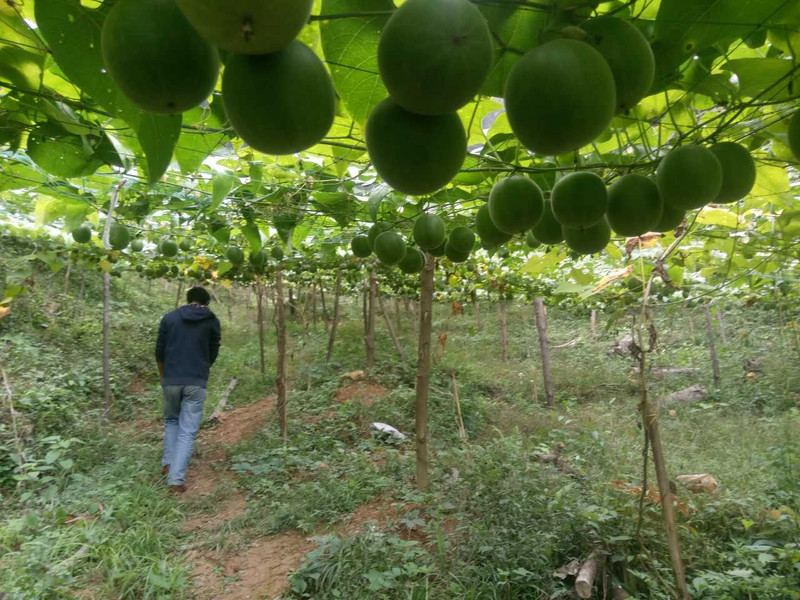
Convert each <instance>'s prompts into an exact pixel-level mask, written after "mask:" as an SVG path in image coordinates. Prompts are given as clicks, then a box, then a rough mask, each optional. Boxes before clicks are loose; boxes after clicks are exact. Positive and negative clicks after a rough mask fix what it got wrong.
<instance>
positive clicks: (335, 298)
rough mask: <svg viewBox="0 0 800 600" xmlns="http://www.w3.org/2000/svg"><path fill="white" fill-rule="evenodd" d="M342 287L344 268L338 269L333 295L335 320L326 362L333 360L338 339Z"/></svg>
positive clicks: (332, 325)
mask: <svg viewBox="0 0 800 600" xmlns="http://www.w3.org/2000/svg"><path fill="white" fill-rule="evenodd" d="M341 289H342V269H341V267H340V268H339V269H337V270H336V291H335V292H334V296H333V321H332V322H331V335H330V337H329V338H328V354H327V355H326V356H325V362H331V357H332V356H333V342H334V340H335V339H336V327H337V326H338V325H339V293H340V292H341Z"/></svg>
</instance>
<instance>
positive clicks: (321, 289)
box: [319, 277, 329, 331]
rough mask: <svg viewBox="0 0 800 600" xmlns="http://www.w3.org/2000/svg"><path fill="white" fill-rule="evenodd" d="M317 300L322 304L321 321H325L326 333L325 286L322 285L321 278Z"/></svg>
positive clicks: (327, 322)
mask: <svg viewBox="0 0 800 600" xmlns="http://www.w3.org/2000/svg"><path fill="white" fill-rule="evenodd" d="M319 300H320V303H321V304H322V320H323V321H325V331H328V326H329V319H328V307H327V306H325V286H324V285H322V277H320V278H319Z"/></svg>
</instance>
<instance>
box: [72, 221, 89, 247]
mask: <svg viewBox="0 0 800 600" xmlns="http://www.w3.org/2000/svg"><path fill="white" fill-rule="evenodd" d="M72 239H73V240H75V241H76V242H77V243H78V244H88V243H89V242H91V241H92V226H91V225H89V224H88V223H84V224H83V225H81V226H79V227H76V228H75V229H73V230H72Z"/></svg>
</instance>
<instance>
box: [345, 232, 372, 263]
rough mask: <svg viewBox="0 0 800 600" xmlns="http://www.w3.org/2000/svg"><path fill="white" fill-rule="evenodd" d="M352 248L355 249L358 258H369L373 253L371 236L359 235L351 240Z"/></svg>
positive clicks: (354, 252)
mask: <svg viewBox="0 0 800 600" xmlns="http://www.w3.org/2000/svg"><path fill="white" fill-rule="evenodd" d="M350 250H352V251H353V254H355V255H356V256H357V257H358V258H367V257H368V256H369V255H370V254H372V244H370V243H369V238H368V237H367V236H365V235H357V236H355V237H354V238H353V239H352V240H350Z"/></svg>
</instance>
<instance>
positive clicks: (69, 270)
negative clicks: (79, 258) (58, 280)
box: [64, 260, 72, 296]
mask: <svg viewBox="0 0 800 600" xmlns="http://www.w3.org/2000/svg"><path fill="white" fill-rule="evenodd" d="M70 273H72V260H70V261H69V262H67V272H66V273H64V295H65V296H66V295H67V294H68V293H69V275H70Z"/></svg>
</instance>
